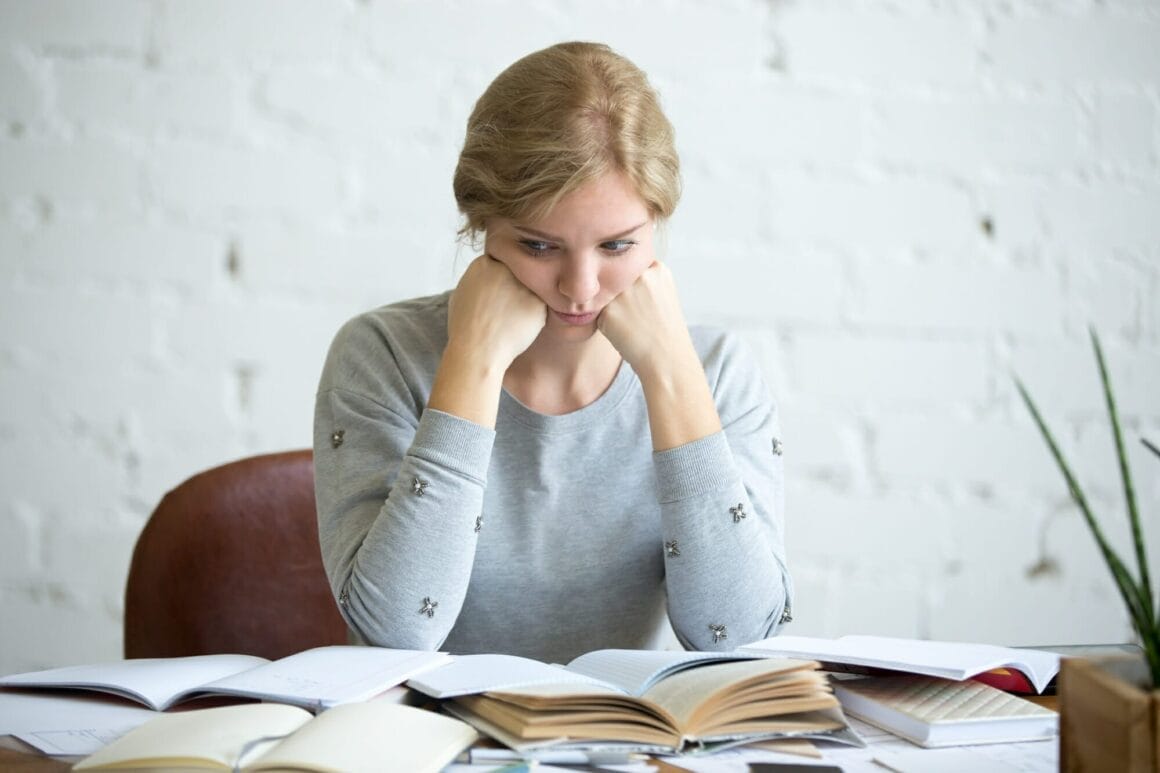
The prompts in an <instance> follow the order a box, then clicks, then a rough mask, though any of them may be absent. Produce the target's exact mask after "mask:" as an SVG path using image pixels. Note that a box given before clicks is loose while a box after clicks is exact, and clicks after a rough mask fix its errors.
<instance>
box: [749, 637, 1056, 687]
mask: <svg viewBox="0 0 1160 773" xmlns="http://www.w3.org/2000/svg"><path fill="white" fill-rule="evenodd" d="M738 651H739V652H757V653H764V654H769V655H780V656H783V657H794V658H811V659H814V660H819V661H821V662H822V663H823V665H825V664H827V663H836V664H842V665H853V666H865V667H867V668H885V669H890V670H894V671H907V672H910V673H914V674H926V675H927V676H941V677H943V678H944V679H960V680H961V679H968V678H970V677H972V676H977V675H978V674H982V673H984V672H987V671H991V670H993V669H996V668H1012V669H1015V670H1017V671H1020V672H1021V673H1023V674H1024V675H1025V676H1026V677H1027V679H1028V680H1029V681H1030V682H1031V684H1032V685H1033V686H1034V687H1035V690H1036V691H1037V692H1043V688H1045V687H1046V686H1047V685H1048V683H1049V682H1050V681H1051V680H1052V679H1053V678H1054V677H1055V675H1056V674H1057V673H1059V655H1058V654H1056V653H1054V652H1044V651H1043V650H1034V649H1023V648H1016V647H1000V646H997V645H994V644H969V643H963V642H947V641H926V640H921V639H900V638H894V637H888V636H843V637H841V638H838V639H824V638H817V637H813V636H774V637H772V638H769V639H764V640H762V641H759V642H754V643H753V644H748V645H746V646H744V647H739V648H738Z"/></svg>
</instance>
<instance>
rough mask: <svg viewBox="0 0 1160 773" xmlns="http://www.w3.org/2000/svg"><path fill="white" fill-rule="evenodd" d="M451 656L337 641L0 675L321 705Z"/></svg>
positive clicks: (154, 697)
mask: <svg viewBox="0 0 1160 773" xmlns="http://www.w3.org/2000/svg"><path fill="white" fill-rule="evenodd" d="M450 659H451V657H450V656H449V655H447V654H445V653H441V652H425V651H419V650H392V649H385V648H382V647H352V646H342V645H335V646H331V647H317V648H315V649H311V650H306V651H305V652H299V653H297V654H294V655H290V656H289V657H285V658H281V659H280V660H274V661H270V660H266V659H265V658H259V657H254V656H252V655H195V656H192V657H184V658H143V659H139V660H119V661H115V662H113V663H102V664H98V665H89V666H67V667H65V668H54V669H50V670H48V671H35V672H32V673H27V674H14V675H12V676H6V677H3V678H0V687H21V688H52V689H73V690H75V689H85V690H97V691H100V692H107V693H113V694H114V695H120V696H122V697H125V698H129V699H131V700H135V701H137V702H138V703H142V704H144V705H146V706H148V707H149V708H152V709H156V710H157V711H165V710H166V709H168V708H170V707H172V706H173V705H175V704H177V703H180V702H181V701H185V700H191V699H193V698H200V697H204V696H207V695H226V696H233V697H238V698H253V699H257V700H266V701H274V702H277V703H290V704H294V705H298V706H304V707H306V708H309V709H312V710H318V709H323V708H327V707H330V706H336V705H338V704H340V703H350V702H353V701H365V700H367V699H369V698H373V697H374V696H376V695H378V694H379V693H381V692H383V691H385V690H387V689H389V688H391V687H394V686H395V685H398V684H402V683H403V682H404V681H405V680H407V679H408V678H410V677H412V676H415V675H417V674H420V673H422V672H424V671H426V670H428V669H431V668H435V667H436V666H440V665H442V664H444V663H446V662H448V661H449V660H450Z"/></svg>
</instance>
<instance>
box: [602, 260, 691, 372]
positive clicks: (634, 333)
mask: <svg viewBox="0 0 1160 773" xmlns="http://www.w3.org/2000/svg"><path fill="white" fill-rule="evenodd" d="M596 324H597V327H598V328H599V329H600V332H601V333H603V334H604V337H605V338H607V339H608V340H609V342H610V343H611V344H612V345H613V346H614V347H616V350H617V351H618V352H620V356H621V357H623V358H624V359H625V360H627V361H628V364H629V365H631V366H632V368H633V370H635V371H636V372H637V373H638V374H639V373H642V371H648V370H650V369H652V368H654V367H657V366H661V365H663V364H664V363H666V362H671V361H672V358H673V357H674V355H677V354H685V353H687V352H688V351H689V350H690V349H691V347H692V343H691V341H690V340H689V331H688V328H687V327H686V326H685V315H684V313H683V312H682V311H681V302H680V299H679V298H678V297H677V285H676V283H675V282H674V281H673V275H672V272H671V271H669V268H668V266H666V265H665V264H663V263H661V262H660V261H654V262H653V264H652V265H651V266H649V267H648V268H646V269H645V270H644V272H643V273H642V274H641V275H640V276H639V277H638V278H637V280H636V281H635V282H634V283H633V284H632V285H630V286H629V287H628V289H626V290H625V291H624V292H622V293H621V294H620V295H618V296H616V297H615V298H613V299H612V302H611V303H609V304H608V305H607V306H606V307H605V308H604V310H603V311H602V312H601V313H600V317H599V319H597V321H596Z"/></svg>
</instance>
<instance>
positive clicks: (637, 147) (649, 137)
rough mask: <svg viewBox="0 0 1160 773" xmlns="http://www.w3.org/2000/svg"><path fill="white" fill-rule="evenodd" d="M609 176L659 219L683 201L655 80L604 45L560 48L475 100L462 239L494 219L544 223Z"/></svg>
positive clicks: (460, 195)
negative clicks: (617, 176) (616, 176)
mask: <svg viewBox="0 0 1160 773" xmlns="http://www.w3.org/2000/svg"><path fill="white" fill-rule="evenodd" d="M608 172H620V173H623V174H625V175H626V176H627V177H628V178H629V180H630V181H631V182H632V184H633V186H634V187H635V188H636V192H637V194H638V195H639V196H640V197H641V199H642V200H643V201H644V203H645V205H646V206H647V207H648V208H649V211H650V212H651V213H652V215H653V217H654V218H655V219H657V220H664V219H666V218H668V217H669V216H670V215H672V213H673V210H675V209H676V206H677V201H678V200H679V199H680V196H681V178H680V163H679V160H678V158H677V151H676V148H675V146H674V143H673V127H672V124H670V123H669V121H668V119H667V118H666V117H665V114H664V113H663V112H662V111H661V107H660V100H659V99H658V97H657V94H656V92H655V91H654V90H653V88H652V86H651V85H650V84H649V82H648V77H647V76H646V75H645V74H644V72H642V71H641V70H640V68H638V67H637V66H636V65H634V64H633V63H632V62H630V61H629V60H628V59H625V58H624V57H623V56H620V55H619V54H617V53H615V52H614V51H613V50H612V49H610V48H609V47H608V46H605V45H602V44H599V43H559V44H557V45H554V46H551V47H549V48H545V49H543V50H542V51H537V52H535V53H532V54H529V55H527V56H525V57H523V58H522V59H520V60H518V61H517V62H515V63H514V64H512V65H511V66H510V67H508V68H507V69H506V70H504V71H503V72H502V73H500V74H499V76H498V77H496V79H495V80H494V81H492V83H491V85H490V86H488V88H487V90H486V91H484V93H483V95H482V96H481V97H480V98H479V100H478V101H477V102H476V103H475V109H474V110H473V111H472V113H471V117H470V118H468V120H467V137H466V140H465V141H464V143H463V151H462V152H461V153H460V154H459V164H458V165H457V166H456V168H455V178H454V183H453V187H454V190H455V201H456V203H457V204H458V206H459V211H460V212H461V213H462V214H463V216H464V224H463V226H462V228H460V230H459V234H460V236H461V237H469V238H475V237H478V236H479V235H480V234H481V233H483V232H484V231H485V230H486V227H487V221H488V220H489V219H492V218H497V217H498V218H511V219H525V218H526V219H531V220H536V219H539V218H540V217H543V216H544V215H546V214H547V213H548V212H549V211H550V210H551V209H552V207H553V206H555V204H556V202H558V201H559V200H560V199H561V198H562V197H564V196H565V195H567V194H568V193H571V192H572V191H574V190H576V189H577V188H579V187H580V186H582V185H584V184H585V183H587V182H589V181H591V180H593V179H596V178H597V177H600V176H602V175H604V174H606V173H608Z"/></svg>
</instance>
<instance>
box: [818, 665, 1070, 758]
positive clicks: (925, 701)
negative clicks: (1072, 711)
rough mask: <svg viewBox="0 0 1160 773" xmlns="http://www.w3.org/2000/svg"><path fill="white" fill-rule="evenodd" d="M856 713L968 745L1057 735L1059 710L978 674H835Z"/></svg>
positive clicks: (935, 741)
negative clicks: (988, 682)
mask: <svg viewBox="0 0 1160 773" xmlns="http://www.w3.org/2000/svg"><path fill="white" fill-rule="evenodd" d="M834 695H836V696H837V698H838V700H839V701H840V702H841V704H842V708H843V709H844V710H845V712H846V713H847V714H849V715H851V716H854V717H858V718H859V719H861V720H863V721H865V722H868V723H870V724H871V725H874V726H875V727H880V728H882V729H883V730H886V731H888V732H890V733H894V734H895V735H898V736H901V737H902V738H905V739H907V740H908V741H911V742H913V743H916V744H918V745H919V746H925V747H937V746H966V745H970V744H983V743H1010V742H1014V741H1033V740H1041V739H1048V738H1054V737H1055V736H1056V735H1057V734H1058V732H1059V715H1058V714H1057V713H1056V712H1054V711H1051V710H1050V709H1045V708H1043V707H1042V706H1039V705H1037V704H1034V703H1032V702H1031V701H1028V700H1025V699H1023V698H1020V697H1018V696H1015V695H1010V694H1008V693H1005V692H1003V691H1002V690H998V689H996V688H994V687H991V686H990V685H986V684H982V683H980V682H976V681H974V680H967V681H955V680H951V679H940V678H938V677H933V676H918V675H910V674H906V675H900V676H871V677H865V678H854V679H835V680H834Z"/></svg>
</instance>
